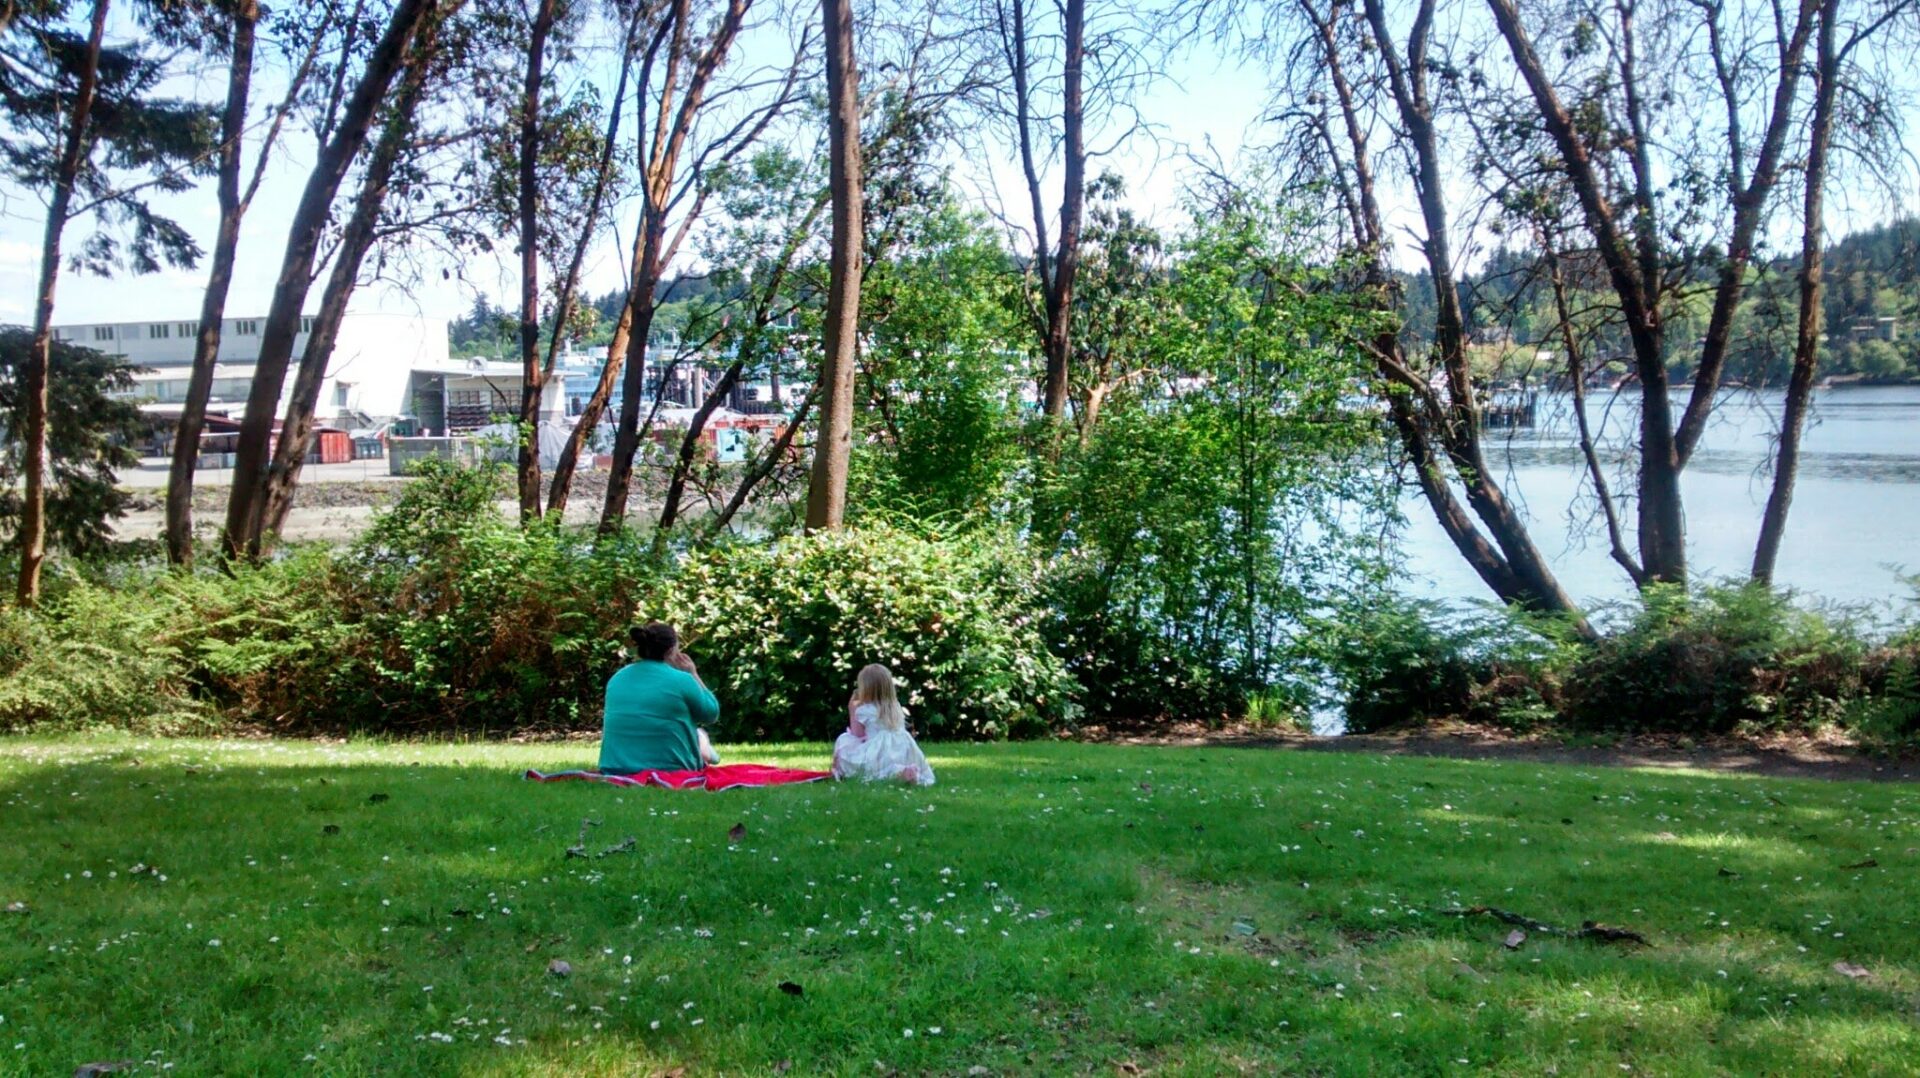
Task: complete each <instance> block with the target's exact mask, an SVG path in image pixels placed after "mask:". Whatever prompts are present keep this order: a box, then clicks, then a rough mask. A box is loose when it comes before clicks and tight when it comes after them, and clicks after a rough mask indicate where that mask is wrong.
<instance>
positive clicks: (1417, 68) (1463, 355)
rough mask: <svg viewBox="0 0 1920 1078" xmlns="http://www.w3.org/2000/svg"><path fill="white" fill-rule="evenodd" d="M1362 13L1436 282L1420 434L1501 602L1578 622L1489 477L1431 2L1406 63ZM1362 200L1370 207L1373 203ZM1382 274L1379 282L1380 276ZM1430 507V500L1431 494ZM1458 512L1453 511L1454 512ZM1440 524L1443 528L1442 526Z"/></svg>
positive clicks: (1370, 7) (1424, 4)
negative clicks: (1462, 506)
mask: <svg viewBox="0 0 1920 1078" xmlns="http://www.w3.org/2000/svg"><path fill="white" fill-rule="evenodd" d="M1365 8H1366V16H1367V22H1368V24H1369V26H1370V27H1371V28H1372V32H1373V38H1374V42H1375V44H1376V45H1377V46H1378V47H1379V52H1380V56H1381V61H1382V63H1383V64H1384V65H1385V67H1386V73H1387V85H1388V89H1389V91H1390V93H1391V94H1392V96H1393V98H1394V104H1395V107H1396V110H1397V112H1398V115H1399V119H1400V122H1401V125H1402V126H1403V127H1404V129H1405V131H1406V139H1407V141H1408V143H1409V144H1410V146H1411V149H1412V157H1413V182H1414V194H1415V197H1416V201H1417V202H1418V203H1419V206H1420V216H1421V221H1422V223H1423V224H1424V225H1425V227H1426V234H1425V235H1424V236H1423V237H1422V239H1421V249H1422V252H1423V254H1424V255H1425V256H1426V262H1427V269H1428V272H1429V273H1430V274H1431V275H1432V278H1433V287H1434V299H1435V308H1436V310H1435V317H1434V350H1435V352H1436V353H1437V355H1438V358H1439V360H1440V365H1441V370H1442V371H1443V373H1444V374H1445V376H1446V383H1447V400H1446V402H1445V407H1444V410H1440V412H1439V414H1438V415H1436V416H1433V417H1432V418H1433V419H1434V420H1435V421H1436V422H1435V423H1434V424H1433V426H1434V428H1435V429H1433V430H1426V431H1422V434H1423V436H1424V437H1428V438H1437V439H1438V442H1439V447H1440V448H1442V449H1444V450H1445V452H1446V455H1447V457H1448V459H1449V460H1450V461H1451V462H1452V464H1453V467H1454V471H1455V472H1457V473H1458V474H1459V476H1460V477H1461V481H1462V482H1463V483H1464V484H1465V485H1466V496H1467V504H1468V505H1469V506H1471V507H1472V508H1473V511H1474V514H1475V515H1476V516H1477V517H1479V518H1480V521H1481V522H1482V523H1483V524H1484V525H1485V526H1486V528H1487V530H1488V531H1489V532H1490V533H1492V536H1493V541H1494V542H1495V543H1496V544H1498V545H1499V548H1500V554H1501V557H1502V560H1504V562H1505V563H1506V570H1505V572H1506V575H1508V576H1510V577H1511V578H1512V581H1513V585H1512V586H1514V587H1515V588H1516V591H1517V595H1518V598H1517V599H1516V598H1508V599H1507V600H1506V601H1508V602H1516V601H1517V602H1520V603H1521V604H1522V605H1525V606H1527V607H1530V608H1532V609H1535V610H1543V611H1549V612H1552V613H1557V614H1565V615H1568V616H1570V617H1572V618H1573V619H1574V620H1576V621H1578V620H1580V613H1579V608H1578V607H1577V606H1576V605H1575V604H1574V602H1573V600H1572V598H1571V597H1569V596H1568V595H1567V593H1566V591H1565V589H1563V588H1562V587H1561V586H1560V582H1559V580H1558V579H1557V578H1556V577H1555V576H1554V574H1553V570H1552V568H1551V567H1549V566H1548V564H1547V560H1546V558H1545V557H1544V556H1542V555H1541V553H1540V549H1539V547H1537V546H1536V545H1535V544H1534V542H1533V537H1532V536H1531V535H1530V534H1529V533H1528V531H1527V526H1526V522H1525V521H1524V520H1522V519H1521V517H1520V514H1519V512H1518V511H1517V510H1516V509H1515V508H1514V507H1513V503H1512V502H1511V501H1510V500H1509V499H1508V498H1507V496H1506V492H1505V491H1504V490H1503V489H1501V487H1500V484H1499V483H1498V482H1497V481H1496V480H1495V479H1494V477H1493V472H1492V469H1490V468H1489V467H1488V466H1487V460H1486V452H1485V447H1484V444H1483V441H1482V438H1481V433H1482V432H1481V427H1480V408H1479V404H1478V401H1477V400H1476V398H1475V396H1474V386H1473V373H1472V367H1471V362H1470V359H1469V357H1468V355H1467V326H1466V315H1465V310H1464V307H1463V305H1462V304H1461V302H1460V291H1459V284H1458V281H1457V279H1456V278H1455V277H1454V274H1453V246H1452V240H1451V238H1450V236H1451V230H1450V228H1449V220H1448V216H1447V207H1446V202H1445V185H1446V179H1445V175H1444V173H1443V171H1442V169H1441V166H1440V143H1439V132H1438V130H1437V129H1436V127H1435V125H1434V122H1433V101H1432V98H1431V95H1430V94H1429V92H1428V88H1427V74H1428V66H1427V45H1428V41H1429V34H1430V32H1431V29H1432V25H1433V20H1434V14H1435V8H1436V3H1435V0H1421V2H1420V4H1419V6H1418V8H1417V10H1416V12H1415V15H1414V20H1413V24H1412V27H1411V29H1410V31H1409V34H1408V41H1407V46H1406V55H1405V56H1404V57H1402V55H1401V54H1400V51H1399V44H1398V42H1397V41H1396V39H1395V37H1394V35H1393V33H1392V32H1391V29H1390V27H1389V26H1388V23H1387V14H1386V10H1385V6H1384V4H1383V3H1382V0H1366V2H1365ZM1364 201H1368V202H1369V204H1370V200H1364ZM1383 269H1384V267H1383ZM1379 275H1380V276H1381V277H1382V279H1384V272H1382V273H1380V274H1379ZM1383 343H1384V342H1383ZM1397 346H1398V342H1397V340H1396V342H1395V347H1397ZM1431 448H1432V447H1431V445H1429V447H1428V449H1427V451H1428V452H1431ZM1424 489H1425V487H1424V485H1423V490H1424ZM1450 494H1451V491H1449V495H1450ZM1428 501H1429V502H1430V503H1432V502H1433V498H1432V495H1431V492H1429V496H1428ZM1435 508H1436V509H1444V505H1440V504H1436V505H1435ZM1455 509H1456V511H1457V506H1456V507H1455ZM1442 523H1443V525H1444V524H1445V521H1444V520H1443V521H1442ZM1476 535H1477V529H1476ZM1456 545H1458V539H1457V538H1456ZM1462 553H1467V550H1466V549H1465V548H1462ZM1476 556H1477V554H1469V557H1468V560H1469V561H1470V562H1471V561H1473V560H1474V558H1475V557H1476Z"/></svg>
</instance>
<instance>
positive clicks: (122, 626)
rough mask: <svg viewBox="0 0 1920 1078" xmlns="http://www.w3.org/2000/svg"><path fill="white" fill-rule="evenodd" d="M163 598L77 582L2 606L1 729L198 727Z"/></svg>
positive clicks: (208, 714) (201, 722) (197, 707)
mask: <svg viewBox="0 0 1920 1078" xmlns="http://www.w3.org/2000/svg"><path fill="white" fill-rule="evenodd" d="M173 613H174V611H173V608H172V607H171V605H170V604H169V603H168V602H167V601H165V600H164V599H159V598H156V597H154V596H153V595H151V594H142V593H139V592H134V593H127V592H122V591H117V590H110V589H107V588H104V587H100V586H97V585H94V584H90V583H85V582H75V583H71V584H69V585H67V586H64V587H62V588H61V589H60V591H59V593H58V594H57V595H55V596H50V597H49V599H48V600H47V601H46V602H45V603H44V604H43V605H42V606H41V607H40V608H39V609H37V610H33V611H26V610H21V609H19V608H17V607H7V608H3V609H0V730H24V729H30V728H33V729H82V728H86V727H95V726H111V727H120V728H124V729H130V730H138V731H142V732H147V733H191V732H204V731H206V730H208V729H211V728H212V727H213V726H214V725H216V722H217V718H216V715H215V713H214V712H213V710H212V709H211V708H209V707H207V706H206V705H205V704H204V703H202V702H201V701H200V700H198V699H196V698H195V697H194V695H193V694H192V691H191V690H192V686H191V685H190V683H189V682H188V680H187V678H186V676H185V675H186V665H185V663H184V662H183V661H182V657H181V653H180V650H179V648H178V646H177V645H176V643H175V634H174V633H173V631H172V628H173V623H174V619H173Z"/></svg>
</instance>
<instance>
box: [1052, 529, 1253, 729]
mask: <svg viewBox="0 0 1920 1078" xmlns="http://www.w3.org/2000/svg"><path fill="white" fill-rule="evenodd" d="M1112 585H1113V575H1112V573H1111V572H1103V571H1101V570H1100V569H1098V568H1096V566H1095V563H1094V560H1093V559H1092V558H1090V557H1087V556H1086V555H1084V554H1081V553H1077V552H1075V553H1068V554H1065V555H1062V556H1061V557H1060V558H1058V559H1057V560H1056V561H1055V562H1054V564H1053V565H1052V566H1051V567H1050V569H1049V570H1048V572H1047V574H1046V577H1045V591H1044V595H1043V600H1044V602H1043V615H1042V618H1041V621H1040V627H1041V632H1042V635H1043V636H1044V638H1045V639H1046V641H1047V646H1048V648H1049V650H1051V651H1052V652H1053V654H1055V655H1056V656H1059V658H1060V660H1061V661H1062V662H1063V663H1064V664H1065V665H1066V669H1067V671H1068V672H1069V673H1070V674H1072V675H1073V678H1074V681H1075V682H1076V683H1078V684H1079V686H1080V704H1081V708H1082V710H1083V711H1085V713H1086V714H1088V715H1093V716H1098V717H1099V718H1100V719H1101V720H1102V721H1104V722H1109V723H1112V722H1119V723H1160V722H1203V723H1208V724H1217V723H1220V722H1222V721H1224V720H1230V719H1234V718H1238V717H1240V716H1241V715H1243V714H1244V713H1246V711H1247V708H1248V704H1249V701H1250V699H1251V697H1252V694H1253V693H1254V692H1256V691H1257V690H1258V689H1259V688H1260V686H1259V685H1258V684H1257V683H1256V682H1254V680H1253V679H1252V678H1250V677H1248V676H1246V675H1245V674H1244V673H1242V672H1241V670H1240V669H1239V668H1238V667H1237V666H1236V665H1235V664H1234V663H1232V662H1231V661H1230V658H1229V656H1227V655H1225V654H1223V653H1222V652H1221V651H1220V650H1219V649H1215V650H1214V651H1212V652H1202V651H1200V649H1198V648H1197V647H1195V646H1194V645H1192V644H1191V643H1189V642H1188V640H1187V639H1186V638H1184V637H1182V636H1180V635H1178V634H1177V633H1176V632H1174V631H1172V630H1171V628H1170V627H1168V626H1166V625H1163V624H1160V623H1159V622H1158V621H1157V620H1156V619H1155V618H1154V617H1152V616H1151V615H1149V614H1148V613H1147V612H1146V610H1145V609H1144V608H1143V604H1129V603H1119V602H1115V601H1114V598H1113V595H1112V590H1113V588H1112Z"/></svg>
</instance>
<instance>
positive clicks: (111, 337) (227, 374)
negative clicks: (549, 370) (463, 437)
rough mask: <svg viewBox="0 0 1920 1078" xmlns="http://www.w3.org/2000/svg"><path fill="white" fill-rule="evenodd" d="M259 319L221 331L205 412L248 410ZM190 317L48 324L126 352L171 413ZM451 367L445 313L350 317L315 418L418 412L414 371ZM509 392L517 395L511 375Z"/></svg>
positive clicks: (189, 359) (149, 393)
mask: <svg viewBox="0 0 1920 1078" xmlns="http://www.w3.org/2000/svg"><path fill="white" fill-rule="evenodd" d="M265 322H266V319H265V318H262V317H247V318H229V319H227V320H226V322H225V324H224V325H223V326H222V327H221V331H220V352H219V355H218V356H217V357H216V363H215V367H214V379H213V392H212V395H211V399H210V401H209V403H208V405H207V410H208V412H209V413H210V414H213V415H224V416H226V417H228V418H231V419H238V418H239V417H240V416H241V414H242V413H243V412H244V411H245V410H246V403H247V393H248V390H249V389H250V387H251V386H252V385H253V373H254V368H255V366H256V365H257V364H258V361H259V356H260V328H261V326H262V325H263V324H264V323H265ZM312 324H313V318H312V317H311V316H308V317H304V318H302V319H301V320H300V333H299V336H297V337H295V338H294V342H293V358H292V361H291V362H290V364H289V366H288V371H287V378H286V384H285V386H284V387H283V389H282V390H281V395H280V401H279V403H278V405H277V408H276V411H280V410H284V409H285V407H286V403H287V398H288V397H289V396H290V395H291V393H292V390H293V374H294V371H295V370H296V369H298V366H299V362H300V357H301V356H302V355H303V354H304V353H305V351H306V347H307V331H308V329H309V328H311V326H312ZM198 333H199V322H198V320H197V319H186V320H177V321H167V322H153V321H143V322H92V323H85V324H79V325H63V326H55V327H54V335H55V336H56V337H58V338H59V339H60V340H63V341H71V342H72V343H74V344H78V345H82V346H85V347H88V348H94V349H98V350H99V351H102V352H107V353H111V354H115V355H120V356H124V357H126V360H127V362H129V363H131V364H133V365H135V366H138V367H143V368H147V369H146V370H145V371H143V372H142V373H140V374H138V375H136V376H135V381H136V382H137V388H136V389H135V390H134V391H133V393H132V396H134V397H136V398H138V399H140V400H141V401H143V402H145V406H146V409H147V411H148V412H149V413H150V414H153V415H155V416H156V417H164V416H166V415H168V414H174V415H177V414H178V413H179V409H180V406H181V403H182V402H183V401H185V400H186V395H187V377H188V375H189V373H190V371H191V368H192V366H193V349H194V339H195V336H196V335H197V334H198ZM455 366H457V365H456V364H453V363H450V362H449V359H448V355H447V322H446V319H444V318H419V317H415V316H412V315H399V314H362V313H350V314H348V315H347V316H346V317H345V318H344V319H342V321H341V323H340V332H339V335H338V338H337V339H336V340H335V342H334V347H333V355H332V356H331V357H329V358H328V360H327V373H326V380H325V381H324V382H323V383H322V385H321V387H320V401H319V404H318V407H317V408H316V409H315V418H316V419H318V420H319V422H320V423H321V424H322V425H326V426H335V427H343V428H352V427H370V426H375V425H378V424H380V423H383V422H385V421H387V420H390V419H393V418H395V417H398V416H406V415H415V414H417V413H418V411H419V410H420V409H419V408H418V406H417V402H416V401H415V400H414V393H415V388H416V384H417V383H416V379H415V378H414V372H415V371H435V372H439V371H447V370H449V369H450V368H453V367H455ZM514 390H515V392H516V393H517V392H518V379H517V378H516V379H515V386H514Z"/></svg>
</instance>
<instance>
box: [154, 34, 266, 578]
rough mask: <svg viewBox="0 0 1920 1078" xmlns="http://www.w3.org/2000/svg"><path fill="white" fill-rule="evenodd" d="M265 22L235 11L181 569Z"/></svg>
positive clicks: (171, 525)
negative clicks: (257, 40)
mask: <svg viewBox="0 0 1920 1078" xmlns="http://www.w3.org/2000/svg"><path fill="white" fill-rule="evenodd" d="M259 19H260V5H259V4H258V3H255V2H253V0H245V2H243V3H240V4H238V5H236V6H235V7H234V12H233V58H232V60H231V62H230V63H229V65H228V68H227V106H226V110H225V112H223V113H222V114H221V117H220V140H221V141H220V179H219V200H220V227H219V231H218V232H217V233H216V234H215V236H214V241H213V265H212V267H211V269H210V270H209V271H208V273H207V291H206V294H205V295H204V296H203V297H201V300H200V330H199V333H198V334H197V335H196V336H195V337H194V344H193V371H192V373H191V374H189V375H188V376H187V399H186V402H185V403H184V404H183V405H182V406H181V408H180V423H179V426H178V427H177V428H176V430H175V431H174V436H173V459H172V461H171V463H170V465H169V467H168V469H167V561H168V562H170V563H172V564H173V565H176V566H180V567H182V568H184V567H186V566H189V565H192V564H193V472H194V468H195V467H196V466H197V465H198V464H199V461H200V432H201V430H203V429H204V428H205V426H206V421H207V398H208V397H210V396H212V394H213V370H214V365H215V364H216V363H217V362H218V361H219V356H220V322H221V320H222V319H223V318H225V317H226V312H227V289H228V288H229V287H230V286H231V285H232V284H233V261H234V254H235V252H236V251H237V250H238V248H239V246H240V219H241V217H242V216H243V215H244V214H245V212H246V210H245V207H244V205H243V203H242V201H241V198H240V159H241V156H242V154H241V151H242V150H243V149H244V148H245V147H244V145H243V143H244V142H245V140H246V130H247V97H248V95H249V92H250V90H251V87H252V83H253V43H254V31H255V27H256V25H257V24H258V22H259Z"/></svg>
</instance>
